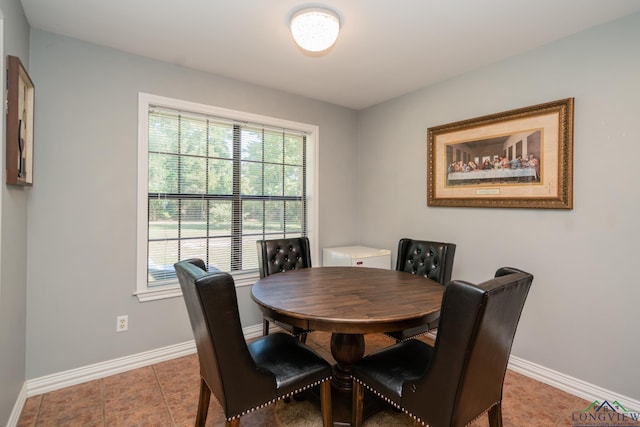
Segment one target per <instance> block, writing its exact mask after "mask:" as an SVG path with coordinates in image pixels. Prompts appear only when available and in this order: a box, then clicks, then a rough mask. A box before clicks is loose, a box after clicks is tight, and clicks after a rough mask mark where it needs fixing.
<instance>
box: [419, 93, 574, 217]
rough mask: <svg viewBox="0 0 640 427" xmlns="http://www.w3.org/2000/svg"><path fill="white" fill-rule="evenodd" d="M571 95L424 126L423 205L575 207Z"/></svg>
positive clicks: (572, 101) (572, 100) (572, 102)
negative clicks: (425, 183) (425, 165)
mask: <svg viewBox="0 0 640 427" xmlns="http://www.w3.org/2000/svg"><path fill="white" fill-rule="evenodd" d="M573 104H574V99H573V98H567V99H562V100H559V101H553V102H548V103H545V104H540V105H534V106H532V107H526V108H520V109H517V110H511V111H506V112H503V113H497V114H492V115H488V116H483V117H478V118H475V119H469V120H464V121H460V122H455V123H449V124H446V125H441V126H435V127H431V128H429V129H428V130H427V205H428V206H461V207H490V208H545V209H573Z"/></svg>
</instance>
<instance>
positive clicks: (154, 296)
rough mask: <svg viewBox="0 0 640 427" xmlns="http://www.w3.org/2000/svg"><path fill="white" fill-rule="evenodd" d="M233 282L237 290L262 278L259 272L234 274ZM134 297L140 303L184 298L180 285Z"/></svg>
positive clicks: (142, 292)
mask: <svg viewBox="0 0 640 427" xmlns="http://www.w3.org/2000/svg"><path fill="white" fill-rule="evenodd" d="M232 276H233V280H234V282H235V284H236V288H240V287H243V286H253V284H254V283H255V282H256V280H258V279H259V278H260V276H259V275H258V273H257V272H255V271H253V272H250V273H238V274H232ZM133 295H135V296H137V297H138V301H139V302H148V301H157V300H163V299H168V298H175V297H181V296H182V290H181V289H180V286H179V285H177V284H176V285H168V286H163V287H161V288H159V289H145V290H142V291H136V292H134V293H133Z"/></svg>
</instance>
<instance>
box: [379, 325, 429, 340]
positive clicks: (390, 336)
mask: <svg viewBox="0 0 640 427" xmlns="http://www.w3.org/2000/svg"><path fill="white" fill-rule="evenodd" d="M433 329H435V328H433ZM433 329H430V330H428V331H425V332H420V333H419V334H415V335H411V336H410V337H406V338H402V339H401V340H400V341H398V342H404V341H409V340H412V339H414V338H417V337H421V336H422V335H427V334H428V333H429V332H431V331H432V330H433ZM384 334H385V335H386V336H388V337H389V338H391V339H394V340H395V339H396V338H395V337H394V336H392V335H390V334H388V333H386V332H384Z"/></svg>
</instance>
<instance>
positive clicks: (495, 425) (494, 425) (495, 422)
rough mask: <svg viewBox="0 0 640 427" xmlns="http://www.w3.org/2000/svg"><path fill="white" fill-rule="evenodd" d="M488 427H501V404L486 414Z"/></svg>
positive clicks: (497, 404)
mask: <svg viewBox="0 0 640 427" xmlns="http://www.w3.org/2000/svg"><path fill="white" fill-rule="evenodd" d="M487 415H488V416H489V426H490V427H502V402H498V403H496V404H495V405H493V407H492V408H491V409H489V412H488V413H487Z"/></svg>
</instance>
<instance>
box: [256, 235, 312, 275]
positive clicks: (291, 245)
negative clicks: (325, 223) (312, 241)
mask: <svg viewBox="0 0 640 427" xmlns="http://www.w3.org/2000/svg"><path fill="white" fill-rule="evenodd" d="M256 244H257V247H258V266H259V269H260V277H261V278H262V277H267V276H270V275H272V274H275V273H283V272H285V271H289V270H296V269H299V268H309V267H311V249H310V248H309V239H308V238H307V237H295V238H290V239H272V240H258V241H257V242H256Z"/></svg>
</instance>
